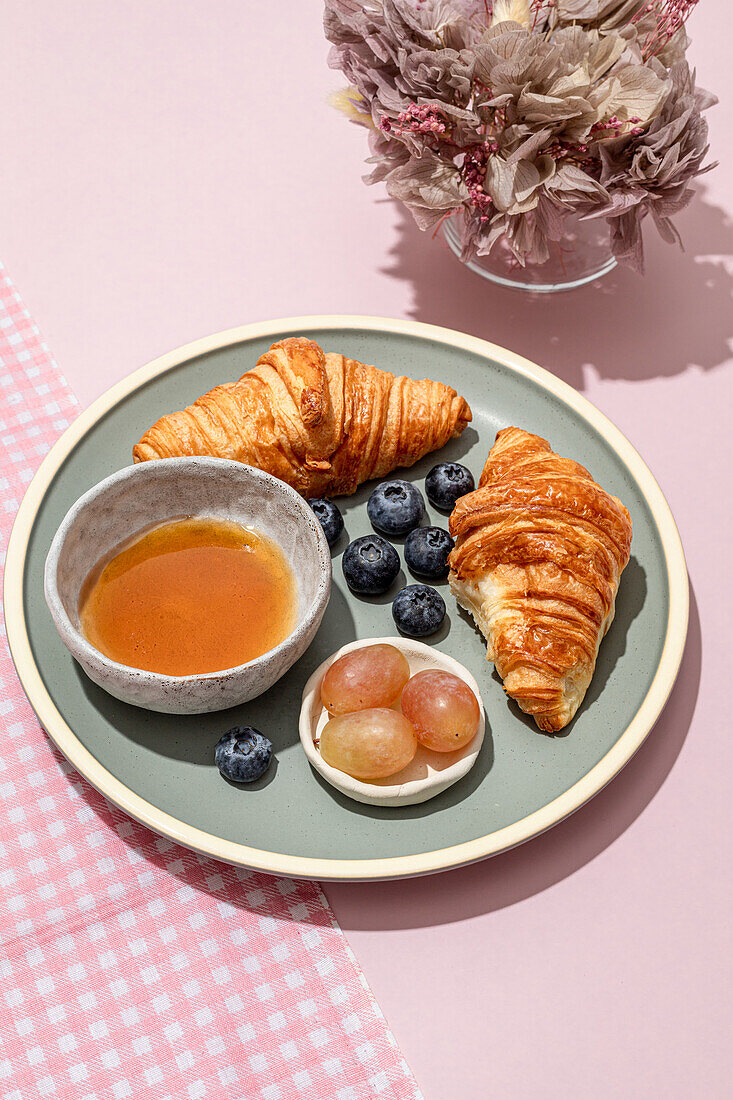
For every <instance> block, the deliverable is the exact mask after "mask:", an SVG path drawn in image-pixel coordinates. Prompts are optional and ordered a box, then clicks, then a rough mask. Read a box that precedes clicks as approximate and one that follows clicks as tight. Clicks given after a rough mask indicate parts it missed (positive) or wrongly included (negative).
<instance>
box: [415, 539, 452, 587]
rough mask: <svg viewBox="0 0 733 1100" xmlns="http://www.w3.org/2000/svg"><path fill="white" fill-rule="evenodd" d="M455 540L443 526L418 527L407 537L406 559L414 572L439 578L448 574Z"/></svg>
mask: <svg viewBox="0 0 733 1100" xmlns="http://www.w3.org/2000/svg"><path fill="white" fill-rule="evenodd" d="M453 546H454V542H453V539H452V538H451V537H450V535H449V534H448V532H447V531H444V530H443V528H442V527H416V528H415V530H414V531H410V533H409V535H408V536H407V538H406V539H405V561H406V562H407V564H408V566H409V568H410V569H411V570H412V572H413V573H417V574H418V575H419V576H421V577H430V578H432V579H433V580H439V579H440V578H441V577H446V576H447V575H448V555H449V554H450V552H451V550H452V549H453Z"/></svg>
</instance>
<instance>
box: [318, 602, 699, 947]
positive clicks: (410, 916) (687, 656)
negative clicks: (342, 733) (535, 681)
mask: <svg viewBox="0 0 733 1100" xmlns="http://www.w3.org/2000/svg"><path fill="white" fill-rule="evenodd" d="M701 663H702V641H701V634H700V618H699V614H698V609H697V602H696V600H695V596H694V592H693V591H692V588H691V589H690V625H689V631H688V636H687V645H686V648H685V653H684V656H683V658H682V664H681V666H680V672H679V676H678V678H677V682H676V684H675V686H674V688H673V690H672V694H671V695H670V697H669V700H668V702H667V705H666V707H665V709H664V711H663V712H662V714H661V716H660V718H659V720H658V722H657V724H656V726H655V728H654V729H653V730H652V732H651V734H650V735H649V737H648V739H647V741H645V743H644V744H643V745H642V746H641V748H640V749H639V751H638V752H637V754H636V756H635V757H634V758H633V759H632V760H631V761H630V762H629V763H628V764H627V766H626V767H625V768H624V770H623V771H622V772H621V773H620V775H618V776H617V778H616V779H614V781H613V782H612V783H611V784H610V785H609V786H608V787H606V788H605V789H604V790H603V791H601V792H600V794H598V795H596V797H595V798H594V799H592V800H591V801H590V802H589V803H587V804H586V805H585V806H583V807H582V808H581V809H580V810H578V811H577V812H576V813H575V814H573V815H572V816H571V817H569V818H568V819H567V820H565V821H563V822H561V824H559V825H556V826H555V827H554V828H553V829H550V830H549V831H548V832H546V833H544V834H543V835H542V836H539V837H536V838H535V839H534V840H531V841H528V842H527V843H526V844H524V845H522V846H521V847H519V848H515V849H513V850H512V851H510V852H505V853H504V854H502V855H499V856H494V857H493V858H491V859H486V860H483V861H482V862H480V863H475V864H473V865H472V866H470V867H463V868H460V869H458V870H455V871H446V872H444V873H443V874H442V875H441V876H440V877H436V876H435V875H431V876H428V877H426V878H415V879H408V880H402V881H396V882H381V883H338V884H336V883H333V884H330V885H328V886H327V893H328V895H329V897H330V898H331V899H332V901H333V904H334V908H335V910H336V913H337V916H338V919H339V922H340V924H341V926H342V927H343V928H345V929H349V928H352V929H355V930H356V929H359V930H370V931H382V930H384V931H387V930H396V929H399V928H419V927H432V926H434V925H437V924H447V923H450V922H452V921H460V920H465V919H467V918H470V917H475V916H478V915H480V914H482V913H490V912H493V911H494V910H496V909H503V908H505V907H506V906H509V905H514V904H516V903H517V902H520V901H522V900H524V899H525V898H528V897H531V896H532V895H534V894H539V893H541V892H542V891H543V890H546V889H548V887H550V886H553V885H555V884H556V883H558V882H560V881H562V879H564V878H567V877H568V876H569V875H572V874H573V873H574V872H575V871H578V870H579V869H580V868H581V867H583V866H584V865H585V864H586V863H589V862H590V861H591V860H593V859H595V858H596V856H599V855H600V854H601V853H602V852H603V851H604V849H606V848H608V847H609V845H611V844H613V842H614V841H615V840H617V839H618V837H620V836H621V835H622V834H623V833H624V832H625V831H626V829H628V828H629V826H630V825H632V824H633V822H634V821H635V820H636V818H637V817H638V816H639V814H641V813H642V811H643V810H644V809H645V807H646V806H648V804H649V803H650V802H651V801H652V799H653V798H654V796H655V795H656V793H657V791H658V790H659V789H660V788H661V786H662V784H663V783H664V781H665V780H666V778H667V776H668V775H669V773H670V771H671V770H672V767H673V766H674V763H675V761H676V759H677V757H678V755H679V753H680V751H681V749H682V746H683V744H684V741H685V737H686V736H687V731H688V729H689V727H690V723H691V721H692V716H693V713H694V711H695V704H696V701H697V695H698V690H699V686H700V669H701ZM538 736H539V735H538ZM447 876H450V879H449V880H448V878H447Z"/></svg>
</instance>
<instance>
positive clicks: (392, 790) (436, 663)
mask: <svg viewBox="0 0 733 1100" xmlns="http://www.w3.org/2000/svg"><path fill="white" fill-rule="evenodd" d="M379 644H382V645H393V646H395V648H396V649H399V650H400V651H401V652H402V653H404V655H405V657H406V658H407V661H408V663H409V665H410V675H411V676H414V675H415V673H417V672H424V671H425V670H426V669H429V668H439V669H440V670H441V671H442V672H452V673H453V675H454V676H459V677H460V679H461V680H464V681H465V683H467V684H468V686H469V687H470V689H471V691H472V692H473V693H474V695H475V696H476V698H477V699H478V704H479V712H480V715H481V717H480V720H479V727H478V730H477V732H476V736H475V737H474V739H473V740H472V741H471V742H470V743H469V744H468V745H466V746H465V748H463V749H458V751H457V752H449V753H439V752H429V751H428V750H427V749H424V748H423V747H422V745H418V749H417V753H416V754H415V757H414V759H413V760H412V761H411V762H410V763H409V764H408V765H407V767H406V768H403V769H402V771H401V772H399V773H398V774H397V775H391V776H388V777H387V778H386V779H375V780H374V781H373V782H371V783H364V782H362V780H360V779H354V778H353V776H351V775H347V774H346V772H342V771H339V770H338V768H332V767H331V765H330V764H327V763H326V761H325V760H324V759H323V757H322V756H321V754H320V752H319V750H318V746H317V744H316V740H317V739H318V738H319V737H320V734H321V730H322V729H323V727H324V726H325V724H326V722H327V721H328V718H329V715H328V711H327V710H325V708H324V707H323V704H322V703H321V694H320V688H321V680H322V679H323V677H324V675H325V674H326V671H327V670H328V669H329V668H330V666H331V665H332V664H333V663H334V661H337V660H338V658H339V657H343V655H344V654H345V653H352V652H353V651H354V650H355V649H364V648H365V647H366V646H370V645H379ZM485 728H486V718H485V715H484V704H483V701H482V699H481V692H480V691H479V686H478V684H477V683H476V681H475V679H474V678H473V676H472V675H471V673H470V672H469V671H468V669H467V668H465V667H464V666H463V665H462V664H460V663H459V662H458V661H456V660H454V659H453V657H449V656H448V654H447V653H441V652H440V650H438V649H434V648H433V647H432V646H429V645H426V644H425V643H424V642H417V641H414V640H413V639H412V638H365V639H364V640H363V641H358V642H350V643H349V644H348V645H345V646H342V647H341V649H338V650H336V652H335V653H334V654H332V655H331V656H330V657H329V658H328V660H326V661H324V662H323V664H321V665H319V666H318V668H317V669H316V670H315V672H314V673H313V675H312V676H311V677H310V679H309V680H308V682H307V684H306V685H305V688H304V689H303V703H302V706H301V708H300V723H299V726H298V732H299V733H300V743H301V745H302V746H303V749H304V751H305V755H306V756H307V757H308V760H309V762H310V763H311V764H312V765H313V767H314V768H315V769H316V771H317V772H318V774H319V775H321V776H323V778H324V779H325V780H326V782H327V783H330V784H331V786H332V787H336V789H337V790H339V791H341V793H342V794H345V795H348V796H349V798H353V799H354V800H355V801H356V802H367V803H372V804H373V805H375V806H414V805H415V804H416V803H418V802H427V800H428V799H429V798H435V796H436V795H437V794H440V792H441V791H444V790H446V789H447V788H448V787H452V786H453V784H454V783H457V782H458V780H459V779H462V778H463V776H464V775H467V774H468V772H470V770H471V768H472V767H473V765H474V764H475V763H476V760H477V758H478V754H479V752H480V751H481V745H482V744H483V740H484V730H485Z"/></svg>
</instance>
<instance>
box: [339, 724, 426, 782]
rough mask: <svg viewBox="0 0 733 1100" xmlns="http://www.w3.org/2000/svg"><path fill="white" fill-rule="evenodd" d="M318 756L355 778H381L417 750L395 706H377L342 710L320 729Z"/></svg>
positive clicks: (413, 732)
mask: <svg viewBox="0 0 733 1100" xmlns="http://www.w3.org/2000/svg"><path fill="white" fill-rule="evenodd" d="M320 748H321V756H322V757H323V759H324V760H325V761H326V763H327V764H330V765H331V767H332V768H338V769H339V771H342V772H346V773H347V775H353V777H354V779H384V777H385V776H387V775H394V774H395V772H399V771H402V769H403V768H404V767H406V766H407V765H408V764H409V763H410V761H411V760H412V758H413V756H414V755H415V753H416V752H417V738H416V736H415V731H414V729H413V728H412V726H411V725H410V723H409V722H408V721H407V719H406V718H405V716H404V715H402V714H400V713H399V711H397V710H389V709H388V708H386V707H377V708H374V709H372V710H359V711H356V712H354V713H353V714H341V715H339V716H338V717H337V718H332V719H331V720H330V721H329V722H327V723H326V725H325V726H324V727H323V730H322V731H321V746H320Z"/></svg>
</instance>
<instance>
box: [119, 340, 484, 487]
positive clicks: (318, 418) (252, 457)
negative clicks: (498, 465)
mask: <svg viewBox="0 0 733 1100" xmlns="http://www.w3.org/2000/svg"><path fill="white" fill-rule="evenodd" d="M470 420H471V410H470V408H469V407H468V404H467V403H466V401H465V400H464V399H463V398H462V397H459V396H458V394H457V393H456V392H455V390H453V389H451V388H450V386H444V385H442V383H440V382H431V381H430V380H429V379H423V380H422V381H420V382H415V381H413V380H412V379H411V378H404V377H399V378H396V377H395V376H394V375H393V374H390V373H389V371H384V370H379V369H378V368H377V367H370V366H367V365H366V364H364V363H359V362H357V361H356V360H355V359H346V358H345V357H344V356H343V355H335V354H328V355H326V354H324V352H323V350H322V348H320V347H319V345H318V344H316V343H315V342H314V341H313V340H307V339H306V338H305V337H300V336H294V337H290V338H288V339H286V340H280V341H278V342H277V343H276V344H273V345H272V347H271V348H270V350H269V351H268V352H266V353H265V354H264V355H262V356H260V359H259V360H258V362H257V365H256V366H255V367H254V368H253V369H252V370H250V371H247V373H246V374H243V375H242V377H241V378H240V379H239V381H238V382H228V383H225V384H224V385H222V386H217V387H216V388H215V389H213V390H211V391H210V392H209V393H206V394H204V395H203V397H200V398H199V399H198V401H196V402H195V403H194V404H193V405H189V406H188V408H187V409H184V410H183V411H182V412H175V413H171V414H170V415H169V416H163V417H162V418H161V419H160V420H158V422H157V423H156V424H154V425H153V427H152V428H150V429H149V430H148V431H147V432H146V433H145V435H144V436H143V437H142V439H141V440H140V442H139V443H137V444H136V445H135V447H134V448H133V452H132V453H133V458H134V460H135V462H145V461H147V460H148V459H152V458H171V457H174V456H179V455H215V456H217V457H219V458H232V459H236V460H237V461H238V462H246V463H247V464H248V465H250V466H257V467H259V468H260V469H261V470H266V471H267V472H268V473H271V474H274V476H275V477H278V478H280V479H281V480H282V481H286V482H287V483H288V484H289V485H292V487H293V488H294V489H297V491H298V492H299V493H301V494H302V495H303V496H306V497H320V496H328V495H338V494H344V493H353V492H354V490H355V489H356V488H357V486H358V485H360V484H361V482H362V481H367V480H369V479H370V478H375V477H384V476H385V474H388V473H389V472H390V471H391V470H394V469H395V468H396V467H397V466H412V465H413V463H415V462H417V461H418V459H420V458H422V457H423V455H426V454H428V453H429V452H430V451H434V450H437V449H438V448H439V447H442V446H444V444H446V443H447V442H448V440H449V439H451V438H452V437H453V436H458V435H460V434H461V432H462V431H463V429H464V428H465V427H466V424H468V422H469V421H470Z"/></svg>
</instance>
